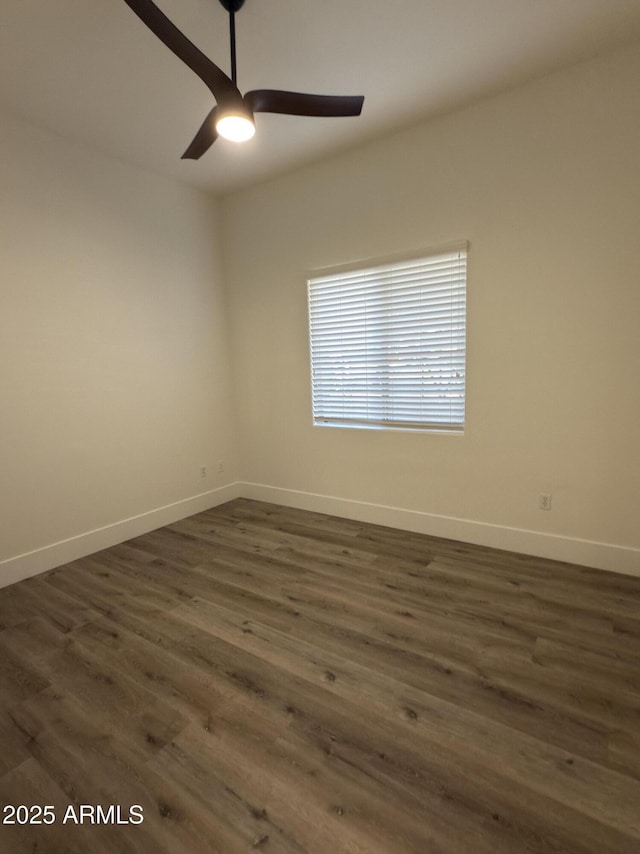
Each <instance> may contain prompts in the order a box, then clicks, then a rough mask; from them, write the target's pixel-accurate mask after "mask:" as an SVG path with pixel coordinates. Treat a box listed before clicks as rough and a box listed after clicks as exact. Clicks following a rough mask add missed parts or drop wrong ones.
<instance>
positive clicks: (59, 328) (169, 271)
mask: <svg viewBox="0 0 640 854" xmlns="http://www.w3.org/2000/svg"><path fill="white" fill-rule="evenodd" d="M0 128H1V129H0V170H1V171H0V242H1V251H0V401H1V403H0V407H1V408H0V478H1V488H0V561H2V560H3V559H5V560H6V559H11V558H15V557H16V556H19V555H22V554H24V553H27V552H31V551H33V550H37V549H41V548H44V547H47V546H50V545H51V544H53V543H56V542H59V541H61V540H65V539H67V538H74V537H78V536H81V535H84V534H86V533H87V532H90V531H92V530H94V529H96V528H102V527H104V526H110V525H113V524H115V523H118V522H121V521H122V520H125V519H128V518H130V517H133V516H137V515H138V514H144V513H149V512H151V511H155V510H156V509H157V508H160V507H163V506H165V505H169V504H174V503H175V502H181V501H184V500H185V499H189V498H191V497H192V496H195V495H198V494H200V493H205V492H207V491H211V490H214V489H215V488H216V487H219V486H221V485H222V484H223V483H224V482H226V481H232V480H235V478H236V474H237V466H236V454H235V448H234V431H233V421H232V414H231V403H230V383H229V365H228V346H227V340H226V321H225V305H224V300H223V294H222V288H221V279H220V273H219V269H218V264H219V247H218V242H217V228H218V222H217V208H216V206H215V204H214V202H213V201H212V200H211V199H210V198H208V197H207V196H206V195H204V194H200V193H198V192H196V191H194V190H192V189H187V188H185V187H181V186H179V185H177V184H174V183H170V182H169V181H166V180H164V179H162V178H159V177H155V176H153V175H148V174H144V173H142V172H140V171H138V170H135V169H131V168H129V167H126V166H124V165H121V164H119V163H118V162H116V161H113V160H108V159H105V158H103V157H100V156H98V155H95V154H92V153H90V152H87V151H86V150H83V149H81V148H79V147H74V146H70V147H69V146H67V145H65V144H63V142H62V141H61V140H60V139H58V138H56V137H54V136H51V135H49V134H44V133H42V132H40V131H38V130H36V129H35V128H32V127H27V126H26V125H23V124H21V123H19V122H17V121H14V120H12V119H10V118H8V117H4V118H3V121H2V123H1V125H0ZM217 460H224V461H225V464H226V470H225V472H224V473H223V474H218V473H217V471H215V470H214V469H215V463H216V461H217ZM201 465H206V466H208V468H209V476H208V477H207V478H206V479H202V478H201V477H200V470H199V469H200V466H201ZM185 512H186V511H185ZM149 527H154V525H153V524H150V525H149ZM90 545H91V542H90V543H89V546H90ZM89 550H90V549H89ZM26 571H27V572H28V571H29V568H28V567H27V570H26ZM2 582H3V577H2V567H1V566H0V584H1V583H2Z"/></svg>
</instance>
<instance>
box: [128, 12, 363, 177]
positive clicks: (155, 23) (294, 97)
mask: <svg viewBox="0 0 640 854" xmlns="http://www.w3.org/2000/svg"><path fill="white" fill-rule="evenodd" d="M124 2H125V3H126V4H127V6H129V7H130V8H131V9H132V10H133V11H134V12H135V13H136V15H137V16H138V17H139V18H140V19H141V20H142V21H143V23H145V24H146V25H147V27H149V29H150V30H151V31H152V32H153V33H154V35H156V36H157V37H158V38H159V39H160V41H162V42H163V43H164V44H165V45H166V46H167V47H168V48H169V50H170V51H172V52H173V53H174V54H175V55H176V56H177V57H178V58H179V59H181V60H182V61H183V62H184V63H185V64H186V65H187V66H188V67H189V68H190V69H191V70H192V71H193V72H194V73H195V74H197V76H198V77H199V78H200V79H201V80H202V82H203V83H204V84H205V85H206V86H207V87H208V88H209V90H210V91H211V93H212V94H213V96H214V98H215V99H216V106H215V107H214V108H213V109H212V110H211V112H210V113H209V114H208V116H207V117H206V119H205V120H204V122H203V123H202V125H201V127H200V129H199V131H198V132H197V134H196V135H195V137H194V138H193V140H192V142H191V144H190V145H189V147H188V148H187V150H186V151H185V153H184V154H183V155H182V159H183V160H184V159H188V160H198V158H200V157H202V155H203V154H204V153H205V151H207V150H208V149H209V148H210V147H211V145H213V143H214V142H215V141H216V139H217V138H218V136H223V137H225V138H226V139H231V140H233V141H234V142H243V141H244V140H247V139H251V137H252V136H253V135H254V133H255V124H254V119H253V114H254V113H284V114H286V115H290V116H359V115H360V112H361V111H362V104H363V103H364V97H363V96H361V95H353V96H350V95H308V94H305V93H302V92H286V91H283V90H280V89H254V90H252V91H251V92H247V93H246V94H245V95H244V96H243V95H242V94H241V92H240V90H239V89H238V87H237V85H236V79H237V75H236V32H235V14H236V12H238V11H239V10H240V9H241V8H242V6H243V5H244V0H219V2H220V4H221V5H222V6H223V7H224V8H225V9H226V10H227V12H228V13H229V37H230V42H231V77H228V76H227V75H226V74H225V73H224V71H222V69H221V68H219V67H218V66H217V65H215V63H213V62H212V61H211V60H210V59H209V58H208V57H207V56H205V55H204V54H203V53H202V52H201V51H200V50H199V49H198V48H197V47H196V46H195V45H194V44H193V43H192V42H191V41H189V39H188V38H187V37H186V36H185V35H184V34H183V33H181V32H180V30H179V29H178V28H177V27H176V26H175V25H174V24H173V23H172V22H171V21H170V20H169V18H167V16H166V15H165V14H164V13H163V12H161V11H160V9H158V7H157V6H156V5H155V3H153V2H152V0H124Z"/></svg>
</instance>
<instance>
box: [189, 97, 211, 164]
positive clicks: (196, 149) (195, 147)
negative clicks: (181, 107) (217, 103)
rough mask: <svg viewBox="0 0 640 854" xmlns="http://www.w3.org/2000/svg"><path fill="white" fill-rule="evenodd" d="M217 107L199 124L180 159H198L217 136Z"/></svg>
mask: <svg viewBox="0 0 640 854" xmlns="http://www.w3.org/2000/svg"><path fill="white" fill-rule="evenodd" d="M217 112H218V108H217V107H214V108H213V110H211V112H210V113H209V115H208V116H207V118H206V119H205V120H204V121H203V122H202V124H201V125H200V129H199V130H198V133H197V134H196V135H195V136H194V138H193V139H192V140H191V143H190V145H189V148H187V150H186V151H185V153H184V154H183V155H182V157H181V158H180V159H181V160H199V159H200V158H201V157H202V155H203V154H204V153H205V152H206V151H208V150H209V149H210V148H211V146H212V145H213V143H214V142H215V141H216V139H217V138H218V132H217V130H216V113H217Z"/></svg>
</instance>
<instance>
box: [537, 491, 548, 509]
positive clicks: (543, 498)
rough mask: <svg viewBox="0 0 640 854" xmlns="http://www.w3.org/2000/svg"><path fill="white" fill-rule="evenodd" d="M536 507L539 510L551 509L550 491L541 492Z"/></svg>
mask: <svg viewBox="0 0 640 854" xmlns="http://www.w3.org/2000/svg"><path fill="white" fill-rule="evenodd" d="M538 507H539V508H540V510H551V493H550V492H543V493H541V494H540V495H539V496H538Z"/></svg>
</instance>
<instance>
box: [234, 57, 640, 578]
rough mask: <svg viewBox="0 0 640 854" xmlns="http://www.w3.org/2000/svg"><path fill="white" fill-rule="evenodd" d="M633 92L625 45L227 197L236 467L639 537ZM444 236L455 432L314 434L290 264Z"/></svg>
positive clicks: (570, 535)
mask: <svg viewBox="0 0 640 854" xmlns="http://www.w3.org/2000/svg"><path fill="white" fill-rule="evenodd" d="M639 104H640V50H638V48H637V47H635V48H633V49H626V50H623V51H620V52H617V53H615V54H612V55H609V56H607V57H604V58H600V59H597V60H594V61H592V62H589V63H587V64H584V65H580V66H576V67H574V68H572V69H569V70H568V71H565V72H562V73H558V74H555V75H552V76H549V77H547V78H544V79H542V80H539V81H537V82H535V83H533V84H530V85H528V86H526V87H523V88H519V89H517V90H513V91H510V92H508V93H505V94H503V95H501V96H499V97H496V98H493V99H491V100H487V101H485V102H483V103H480V104H478V105H476V106H474V107H471V108H468V109H466V110H464V111H462V112H458V113H456V114H452V115H449V116H447V117H444V118H441V119H439V120H436V121H431V122H429V123H426V124H423V125H422V126H419V127H416V128H415V129H412V130H408V131H404V132H400V133H398V134H397V135H395V136H393V137H391V138H388V139H385V140H382V141H378V142H375V143H372V144H370V145H367V146H365V147H362V148H359V149H357V150H354V151H352V152H350V153H348V154H346V155H341V156H339V157H336V158H334V159H332V160H328V161H325V162H323V163H321V164H318V165H315V166H312V167H309V168H306V169H304V170H301V171H298V172H296V173H294V174H291V175H289V176H286V177H283V178H281V179H279V180H276V181H272V182H270V183H268V184H265V185H262V186H260V187H258V188H254V189H252V190H249V191H245V192H242V193H238V194H236V195H234V196H231V197H229V198H228V199H226V200H225V202H224V207H223V213H224V221H223V224H224V230H223V234H224V245H225V265H226V282H227V285H228V293H229V299H230V308H231V316H232V327H233V342H232V346H233V360H232V361H233V365H234V377H235V390H236V395H237V406H238V415H239V424H240V429H241V446H240V459H241V460H242V474H241V477H242V479H243V480H244V481H247V482H251V483H257V484H266V485H267V486H269V487H278V488H281V489H283V490H296V491H300V493H304V494H306V493H312V494H316V495H320V496H335V497H338V498H340V499H350V500H353V501H355V502H368V503H372V504H379V505H389V506H391V507H396V508H403V509H406V510H411V511H418V512H419V513H424V514H433V517H434V518H435V517H440V516H447V517H455V518H457V519H461V520H466V521H472V522H481V523H485V524H486V525H487V526H491V525H494V526H498V528H496V529H492V530H493V532H494V536H493V539H492V540H491V541H492V542H497V543H498V544H499V543H500V542H501V541H503V542H505V543H507V541H508V543H509V544H510V545H511V546H513V545H514V541H513V539H509V540H508V539H507V538H505V539H503V540H501V537H500V531H501V530H506V529H507V528H515V529H518V530H520V531H534V532H541V533H542V534H547V535H557V536H558V537H559V538H560V539H561V540H562V539H569V540H574V539H575V540H587V541H597V542H601V543H605V544H613V545H617V546H626V547H629V548H631V549H632V550H633V549H637V548H638V547H640V512H639V511H640V503H639V499H640V445H639V440H638V436H639V431H638V424H639V422H640V402H639V401H640V396H639V388H640V333H639V331H638V330H639V326H640V323H639V321H640V286H639V270H640V235H639V233H638V232H639V223H640V166H639V163H640V159H639V158H640V109H639V106H638V105H639ZM321 132H324V133H326V132H330V127H329V126H328V125H327V126H323V129H322V131H321ZM460 239H466V240H469V241H470V244H471V248H470V256H469V286H468V287H469V289H468V396H467V428H466V432H465V435H464V436H463V437H457V436H450V435H436V434H429V433H395V432H394V433H392V432H378V431H358V430H345V429H332V428H314V427H313V426H312V424H311V404H310V391H309V363H308V345H307V319H306V292H305V273H306V271H308V270H310V269H315V268H320V267H323V266H330V265H335V264H341V263H344V262H349V261H352V260H355V259H366V258H368V257H371V256H380V255H385V254H386V253H391V254H392V253H397V252H401V251H405V250H412V249H419V248H420V247H424V246H438V245H439V244H442V243H448V242H450V241H453V240H460ZM541 492H551V493H553V509H552V511H551V512H550V513H546V512H544V511H540V510H539V509H538V506H537V499H538V494H539V493H541ZM261 494H265V495H268V494H269V493H268V492H264V491H263V493H261ZM273 494H274V495H275V494H276V493H275V492H273ZM280 494H281V495H282V496H285V497H286V494H287V493H284V492H283V493H280ZM290 495H291V497H292V498H293V499H294V500H298V499H297V498H296V497H295V495H294V493H293V492H292V493H290ZM425 518H430V517H429V516H427V517H425ZM436 529H437V526H436ZM449 530H450V529H449ZM465 530H469V529H465V528H464V526H462V527H461V528H460V531H461V532H462V534H464V532H465ZM548 541H549V542H553V538H549V539H548ZM516 544H517V543H516ZM522 544H524V545H525V547H526V539H523V540H522ZM552 553H553V550H552ZM558 554H561V552H558ZM629 554H631V555H632V560H635V564H634V565H638V566H640V560H638V555H639V553H637V552H631V553H629ZM633 555H635V557H633ZM630 568H631V569H633V567H630Z"/></svg>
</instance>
